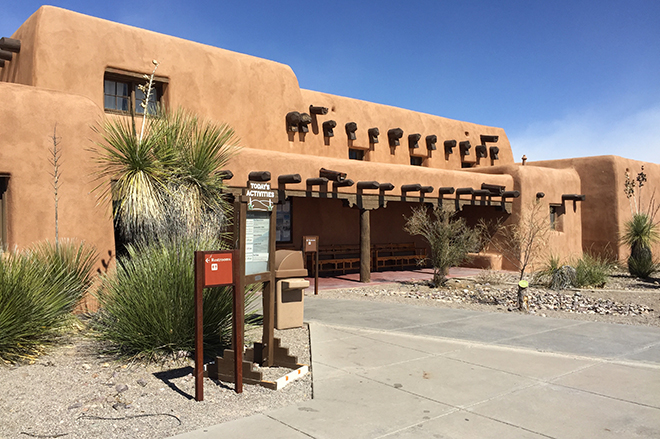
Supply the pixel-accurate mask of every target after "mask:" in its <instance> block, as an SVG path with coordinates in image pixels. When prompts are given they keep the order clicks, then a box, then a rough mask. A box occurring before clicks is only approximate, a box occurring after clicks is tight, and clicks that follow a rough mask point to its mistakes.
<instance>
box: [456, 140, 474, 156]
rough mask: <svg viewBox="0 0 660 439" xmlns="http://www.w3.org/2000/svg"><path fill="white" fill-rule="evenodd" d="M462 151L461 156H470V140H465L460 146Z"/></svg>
mask: <svg viewBox="0 0 660 439" xmlns="http://www.w3.org/2000/svg"><path fill="white" fill-rule="evenodd" d="M458 146H459V148H460V150H461V155H470V148H472V145H470V141H469V140H465V141H463V142H460V143H459V144H458Z"/></svg>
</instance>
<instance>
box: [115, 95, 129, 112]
mask: <svg viewBox="0 0 660 439" xmlns="http://www.w3.org/2000/svg"><path fill="white" fill-rule="evenodd" d="M128 102H129V100H128V98H117V103H118V105H117V107H118V108H117V109H118V110H121V111H128V108H129V107H128Z"/></svg>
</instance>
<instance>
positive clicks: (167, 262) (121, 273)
mask: <svg viewBox="0 0 660 439" xmlns="http://www.w3.org/2000/svg"><path fill="white" fill-rule="evenodd" d="M219 248H222V247H221V243H220V242H219V241H218V240H210V239H201V238H193V237H179V238H169V239H160V240H158V241H155V242H151V243H149V244H147V243H138V244H132V245H129V246H127V253H128V254H127V256H126V257H122V258H120V259H119V260H118V264H117V269H116V273H114V274H110V275H108V276H106V277H105V278H104V279H103V282H102V286H101V288H100V289H99V294H98V299H99V302H100V304H101V311H100V313H99V316H98V321H97V325H96V327H97V328H98V330H99V331H100V334H101V336H102V338H104V339H106V340H109V341H110V342H112V347H111V348H110V350H111V351H114V352H115V353H117V354H120V355H125V356H136V357H142V358H145V359H153V358H156V357H158V356H163V355H170V354H177V353H178V352H179V351H187V352H191V351H193V349H194V319H195V313H194V300H193V299H194V284H195V279H194V252H195V250H211V249H219ZM253 299H254V294H253V293H252V292H248V294H247V296H246V309H249V308H250V307H249V306H248V305H249V304H251V302H253ZM231 315H232V291H231V288H229V287H221V288H205V289H204V316H203V320H204V349H205V350H208V352H209V353H211V352H216V353H218V354H221V353H222V349H223V348H224V347H227V346H228V345H229V344H230V339H231Z"/></svg>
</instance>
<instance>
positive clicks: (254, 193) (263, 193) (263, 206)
mask: <svg viewBox="0 0 660 439" xmlns="http://www.w3.org/2000/svg"><path fill="white" fill-rule="evenodd" d="M244 195H245V197H246V198H247V202H248V204H247V210H248V211H264V212H270V211H272V210H273V207H275V205H276V204H275V203H277V193H276V192H275V191H274V190H271V188H270V183H266V182H258V181H248V187H247V188H246V189H245V194H244Z"/></svg>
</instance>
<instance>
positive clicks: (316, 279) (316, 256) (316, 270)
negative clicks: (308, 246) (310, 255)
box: [314, 243, 319, 296]
mask: <svg viewBox="0 0 660 439" xmlns="http://www.w3.org/2000/svg"><path fill="white" fill-rule="evenodd" d="M317 245H318V243H317ZM318 294H319V252H318V250H317V251H315V252H314V295H315V296H318Z"/></svg>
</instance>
